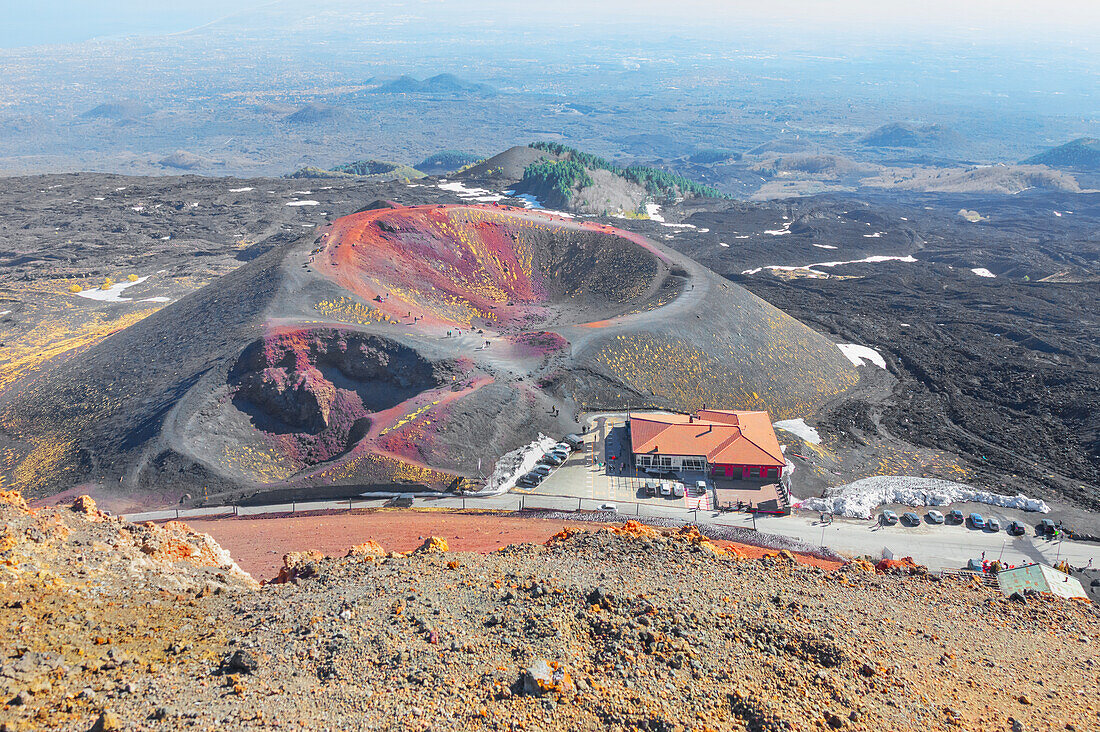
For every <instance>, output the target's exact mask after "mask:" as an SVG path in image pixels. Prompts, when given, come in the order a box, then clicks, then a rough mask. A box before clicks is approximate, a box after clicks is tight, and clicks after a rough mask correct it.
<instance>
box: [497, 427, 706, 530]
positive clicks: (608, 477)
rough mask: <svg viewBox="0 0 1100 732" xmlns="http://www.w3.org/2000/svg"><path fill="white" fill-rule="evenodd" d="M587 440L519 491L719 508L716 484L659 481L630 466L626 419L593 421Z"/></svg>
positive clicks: (700, 477) (695, 477)
mask: <svg viewBox="0 0 1100 732" xmlns="http://www.w3.org/2000/svg"><path fill="white" fill-rule="evenodd" d="M584 438H585V440H584V445H583V447H582V448H581V449H579V450H577V451H576V452H574V453H573V454H572V455H570V456H569V458H568V460H566V461H565V463H564V464H563V465H561V466H560V467H558V468H557V469H555V470H554V471H553V472H551V474H550V475H549V476H548V477H547V478H546V479H545V480H544V481H543V482H542V483H540V484H539V485H538V486H535V487H533V488H523V487H521V488H520V489H519V492H522V493H525V494H528V495H543V496H566V497H571V498H577V499H584V500H586V501H596V502H600V503H611V504H619V503H623V504H631V503H639V504H645V505H649V506H653V507H660V506H667V507H670V508H673V507H674V508H678V509H685V508H686V509H688V510H711V509H712V508H714V507H715V503H714V485H713V483H712V482H711V481H710V480H709V479H707V477H706V476H705V475H704V474H703V473H682V474H676V475H672V476H665V477H655V476H649V475H647V474H645V473H644V472H640V471H638V470H637V469H636V468H635V467H634V466H633V465H632V464H631V455H630V438H629V436H628V433H627V430H626V419H625V417H617V416H607V417H595V418H594V419H593V420H592V422H591V428H590V429H589V430H588V432H587V433H586V434H585V435H584ZM700 481H702V482H703V484H704V487H702V488H700V487H699V482H700Z"/></svg>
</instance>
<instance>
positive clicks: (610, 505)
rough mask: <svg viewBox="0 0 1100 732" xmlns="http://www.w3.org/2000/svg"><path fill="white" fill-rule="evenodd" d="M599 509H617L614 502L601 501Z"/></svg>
mask: <svg viewBox="0 0 1100 732" xmlns="http://www.w3.org/2000/svg"><path fill="white" fill-rule="evenodd" d="M600 510H601V511H617V510H619V509H618V508H617V507H616V506H615V504H614V503H601V504H600Z"/></svg>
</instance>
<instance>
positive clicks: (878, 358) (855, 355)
mask: <svg viewBox="0 0 1100 732" xmlns="http://www.w3.org/2000/svg"><path fill="white" fill-rule="evenodd" d="M836 347H837V348H839V349H840V351H841V353H843V354H844V355H845V356H847V357H848V360H849V361H851V362H852V363H854V364H855V365H856V366H862V365H863V364H864V362H868V363H873V364H874V365H875V366H878V367H879V368H880V369H884V368H886V359H884V358H883V357H882V354H881V353H879V352H878V351H876V350H875V349H873V348H871V347H870V346H861V345H859V344H856V343H837V344H836Z"/></svg>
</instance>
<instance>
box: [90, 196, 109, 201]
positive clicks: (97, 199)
mask: <svg viewBox="0 0 1100 732" xmlns="http://www.w3.org/2000/svg"><path fill="white" fill-rule="evenodd" d="M92 200H93V201H106V200H107V199H106V198H104V197H103V196H95V197H93V198H92Z"/></svg>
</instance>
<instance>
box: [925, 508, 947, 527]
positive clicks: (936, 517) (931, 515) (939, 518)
mask: <svg viewBox="0 0 1100 732" xmlns="http://www.w3.org/2000/svg"><path fill="white" fill-rule="evenodd" d="M928 520H929V521H930V522H931V523H933V524H942V523H943V522H944V518H943V514H942V513H940V512H939V511H936V510H932V511H929V512H928Z"/></svg>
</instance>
